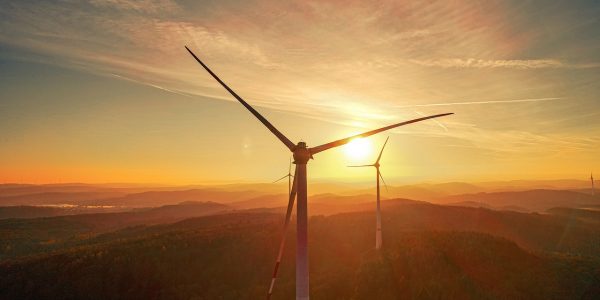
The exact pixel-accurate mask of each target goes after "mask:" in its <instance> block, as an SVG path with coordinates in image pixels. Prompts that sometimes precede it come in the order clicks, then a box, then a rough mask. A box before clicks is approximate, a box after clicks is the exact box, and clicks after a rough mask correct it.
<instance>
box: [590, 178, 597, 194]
mask: <svg viewBox="0 0 600 300" xmlns="http://www.w3.org/2000/svg"><path fill="white" fill-rule="evenodd" d="M590 180H591V181H592V196H594V194H595V192H596V191H595V189H594V173H590Z"/></svg>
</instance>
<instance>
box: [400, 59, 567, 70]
mask: <svg viewBox="0 0 600 300" xmlns="http://www.w3.org/2000/svg"><path fill="white" fill-rule="evenodd" d="M408 61H409V62H411V63H414V64H417V65H421V66H426V67H441V68H513V69H541V68H564V67H574V66H572V65H566V64H564V63H563V62H561V61H559V60H555V59H530V60H520V59H513V60H484V59H474V58H468V59H463V58H453V59H427V60H416V59H410V60H408Z"/></svg>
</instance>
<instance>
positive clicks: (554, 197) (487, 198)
mask: <svg viewBox="0 0 600 300" xmlns="http://www.w3.org/2000/svg"><path fill="white" fill-rule="evenodd" d="M434 202H435V203H444V204H451V203H464V202H471V203H473V202H476V203H481V204H483V205H487V206H489V207H492V208H507V207H511V206H512V207H515V208H518V209H519V210H522V209H527V210H530V211H536V212H545V211H546V210H548V209H550V208H553V207H575V208H576V207H587V206H593V205H599V204H600V197H594V196H592V195H588V194H583V193H578V192H573V191H565V190H527V191H518V192H495V193H476V194H463V195H453V196H446V197H442V198H438V199H436V200H435V201H434Z"/></svg>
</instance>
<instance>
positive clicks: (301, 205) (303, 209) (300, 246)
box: [185, 46, 453, 300]
mask: <svg viewBox="0 0 600 300" xmlns="http://www.w3.org/2000/svg"><path fill="white" fill-rule="evenodd" d="M185 48H186V49H187V51H188V52H189V53H190V54H191V55H192V56H193V57H194V59H195V60H196V61H197V62H198V63H199V64H200V65H202V67H203V68H204V69H205V70H206V71H207V72H208V73H209V74H210V75H211V76H212V77H213V78H214V79H215V80H216V81H217V82H219V84H221V86H223V88H225V89H226V90H227V91H228V92H229V93H230V94H231V95H232V96H233V97H234V98H235V99H236V100H237V101H239V102H240V103H241V104H242V105H243V106H244V107H245V108H246V109H247V110H248V111H250V113H252V114H253V115H254V116H255V117H256V118H257V119H258V120H259V121H260V122H261V123H262V124H263V125H264V126H265V127H267V129H269V131H271V133H273V135H275V136H276V137H277V138H278V139H279V141H281V142H282V143H283V144H284V145H285V146H286V148H288V150H289V151H291V152H292V153H293V156H294V164H295V165H296V168H295V171H294V173H295V177H294V182H293V184H292V189H291V193H290V198H289V201H288V209H287V213H286V220H285V224H284V229H286V228H287V224H288V223H289V218H290V217H291V210H292V208H293V204H294V197H295V196H296V192H297V194H298V206H297V210H296V226H297V230H296V241H297V243H296V299H297V300H308V299H309V288H308V286H309V285H308V282H309V281H308V280H309V279H308V243H307V242H308V209H307V182H306V164H307V163H308V161H309V160H310V159H312V158H313V155H315V154H317V153H319V152H323V151H325V150H328V149H331V148H335V147H339V146H342V145H345V144H347V143H349V142H350V141H352V140H353V139H355V138H359V137H368V136H371V135H374V134H376V133H379V132H382V131H386V130H390V129H392V128H396V127H399V126H403V125H408V124H412V123H416V122H420V121H423V120H428V119H432V118H437V117H443V116H447V115H451V114H453V113H445V114H438V115H432V116H427V117H422V118H418V119H414V120H409V121H405V122H401V123H397V124H393V125H389V126H386V127H382V128H379V129H375V130H371V131H367V132H363V133H361V134H357V135H353V136H350V137H347V138H344V139H340V140H336V141H333V142H330V143H326V144H323V145H320V146H316V147H312V148H308V147H307V146H306V143H305V142H299V143H298V144H294V143H292V141H290V140H289V139H288V138H287V137H286V136H285V135H283V134H282V133H281V132H280V131H279V130H277V128H275V126H273V125H272V124H271V123H269V121H267V119H265V118H264V117H263V116H262V115H261V114H260V113H258V112H257V111H256V110H255V109H254V108H253V107H252V106H250V104H248V103H247V102H246V101H244V99H242V98H241V97H240V96H238V94H236V93H235V92H234V91H233V90H232V89H231V88H229V86H227V85H226V84H225V83H224V82H223V81H222V80H221V79H220V78H219V77H218V76H217V75H216V74H215V73H213V71H211V70H210V69H209V68H208V67H207V66H206V65H205V64H204V63H203V62H202V61H201V60H200V59H199V58H198V57H197V56H196V55H195V54H194V53H193V52H192V51H191V50H190V49H189V48H188V47H187V46H186V47H185ZM298 126H303V124H298ZM296 189H297V191H296ZM283 237H285V234H284V235H283ZM282 244H283V242H282ZM278 261H279V260H278ZM278 266H279V264H277V265H276V268H275V271H274V274H273V275H274V277H275V276H276V274H277V268H278ZM271 285H272V284H271ZM269 290H270V291H271V290H272V286H271V287H270V288H269ZM269 296H270V293H269V294H268V296H267V297H269Z"/></svg>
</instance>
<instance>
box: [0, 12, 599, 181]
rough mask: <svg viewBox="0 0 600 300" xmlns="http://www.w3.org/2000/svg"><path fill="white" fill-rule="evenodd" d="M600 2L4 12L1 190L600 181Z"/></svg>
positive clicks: (0, 30) (0, 26) (0, 38)
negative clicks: (356, 138)
mask: <svg viewBox="0 0 600 300" xmlns="http://www.w3.org/2000/svg"><path fill="white" fill-rule="evenodd" d="M599 23H600V4H599V3H598V2H597V1H262V0H259V1H252V0H244V1H236V0H230V1H229V0H227V1H175V0H139V1H135V0H89V1H73V0H62V1H52V0H49V1H39V2H37V1H27V0H19V1H12V0H5V1H2V2H0V78H1V80H0V182H20V183H59V182H90V183H100V182H136V183H168V184H191V183H209V182H240V181H244V182H247V181H252V182H254V181H259V182H261V181H263V182H264V181H266V182H268V181H271V180H274V179H277V178H279V177H281V176H283V175H284V174H285V173H286V172H287V167H288V162H289V156H290V153H289V152H288V151H287V150H286V148H285V147H284V146H283V145H282V144H281V143H280V142H279V141H278V140H277V139H276V138H275V137H274V136H272V135H271V133H270V132H268V131H267V130H266V129H265V128H264V127H262V125H261V124H260V123H259V122H258V121H257V120H256V119H254V117H253V116H252V115H250V114H249V113H248V112H247V111H245V110H244V108H243V107H242V106H241V105H240V104H239V103H237V102H234V101H235V100H234V99H233V98H232V97H231V96H230V95H229V94H228V93H227V92H226V91H225V90H223V88H222V87H220V86H219V85H218V84H217V83H216V82H215V81H214V80H213V79H212V78H211V77H210V76H209V75H208V74H207V73H206V72H205V71H204V70H203V69H202V68H201V67H200V66H199V65H198V64H197V63H196V62H195V61H194V60H193V58H192V57H191V56H190V55H189V54H188V53H187V52H186V50H185V48H184V45H187V46H188V47H190V49H192V50H193V51H194V52H195V53H196V54H197V55H198V56H199V57H200V58H201V59H203V60H204V62H205V63H206V64H208V65H209V66H210V67H211V68H212V69H213V71H215V72H216V73H217V74H218V75H219V76H220V77H221V78H222V79H223V80H224V81H225V82H226V83H228V84H229V86H230V87H232V88H233V89H234V90H235V91H236V92H237V93H238V94H239V95H241V96H242V97H243V98H244V99H246V100H247V101H248V102H249V103H251V104H252V105H254V106H255V107H256V108H257V109H258V110H259V111H260V112H261V113H262V114H263V115H264V116H265V117H266V118H267V119H269V120H270V121H271V122H272V123H273V124H274V125H275V126H276V127H278V128H279V129H280V131H282V132H283V133H284V134H285V135H286V136H288V138H290V139H291V140H292V141H294V142H297V141H300V140H302V141H305V142H306V143H307V144H308V146H317V145H320V144H323V143H326V142H329V141H332V140H335V139H339V138H342V137H346V136H348V135H351V134H355V133H359V132H362V131H366V130H369V129H374V128H377V127H381V126H385V125H388V124H392V123H397V122H401V121H404V120H408V119H413V118H418V117H420V116H423V115H428V114H437V113H446V112H454V113H455V115H452V116H448V117H444V118H440V119H438V120H436V121H426V122H423V123H419V124H412V125H409V126H405V127H401V128H397V129H395V130H392V131H390V132H388V133H385V134H380V135H377V136H373V137H371V138H369V139H368V141H367V142H364V143H362V144H363V146H364V147H365V148H366V151H364V153H363V154H362V155H356V151H355V150H356V149H354V150H353V149H352V148H348V147H345V148H340V149H334V150H330V151H327V152H323V153H320V154H318V155H316V156H315V160H313V161H311V162H309V174H308V175H309V178H313V179H315V180H325V181H327V180H329V181H348V182H352V181H359V180H363V181H364V180H370V179H371V178H372V177H373V176H374V171H373V170H368V169H364V170H363V169H348V168H346V166H347V165H350V164H362V163H371V162H372V161H373V160H374V159H375V158H376V156H377V152H378V151H379V148H380V147H381V145H382V144H383V142H384V141H385V138H386V137H387V136H389V137H390V140H389V143H388V146H387V147H386V152H385V153H384V155H383V158H382V173H383V175H384V177H385V178H386V181H388V184H402V183H408V182H416V181H430V182H439V181H485V180H511V179H557V178H581V179H585V178H589V172H590V171H593V170H597V173H599V175H598V177H600V155H598V154H599V151H598V149H599V148H600V99H599V96H600V24H599Z"/></svg>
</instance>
